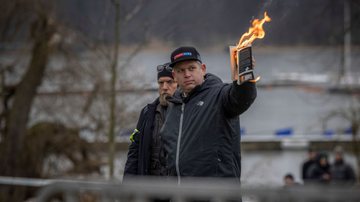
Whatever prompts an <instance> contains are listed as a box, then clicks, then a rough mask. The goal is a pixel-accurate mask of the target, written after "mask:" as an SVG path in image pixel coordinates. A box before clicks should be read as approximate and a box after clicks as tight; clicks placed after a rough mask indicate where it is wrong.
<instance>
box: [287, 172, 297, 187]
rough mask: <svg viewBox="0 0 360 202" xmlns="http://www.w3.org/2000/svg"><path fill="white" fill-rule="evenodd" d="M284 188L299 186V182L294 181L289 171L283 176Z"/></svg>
mask: <svg viewBox="0 0 360 202" xmlns="http://www.w3.org/2000/svg"><path fill="white" fill-rule="evenodd" d="M283 180H284V188H289V187H294V186H299V185H300V183H298V182H296V181H295V178H294V176H293V175H292V174H291V173H288V174H286V175H285V176H284V178H283Z"/></svg>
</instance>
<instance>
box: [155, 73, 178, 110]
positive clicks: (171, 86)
mask: <svg viewBox="0 0 360 202" xmlns="http://www.w3.org/2000/svg"><path fill="white" fill-rule="evenodd" d="M158 84H159V89H158V90H159V100H160V104H161V105H163V106H167V102H166V97H168V96H172V95H173V94H174V92H175V90H176V87H177V83H176V82H175V81H174V79H173V78H171V77H168V76H164V77H160V78H159V80H158Z"/></svg>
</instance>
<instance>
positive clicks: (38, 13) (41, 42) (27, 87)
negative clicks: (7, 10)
mask: <svg viewBox="0 0 360 202" xmlns="http://www.w3.org/2000/svg"><path fill="white" fill-rule="evenodd" d="M16 3H19V2H16ZM21 3H22V2H21ZM24 5H27V4H24ZM32 9H34V10H33V12H34V13H33V14H34V18H33V21H32V23H31V24H27V25H25V26H27V27H28V28H29V30H30V38H31V40H32V42H33V47H32V51H31V59H30V63H29V65H28V68H27V70H26V72H25V74H24V75H23V77H22V79H21V81H20V82H19V83H18V84H17V85H16V87H15V91H14V94H13V97H12V101H11V105H9V109H8V111H7V114H6V118H5V120H6V124H5V129H4V133H3V134H2V135H3V136H2V138H3V139H2V141H1V144H2V146H1V149H2V151H1V154H0V155H1V160H2V162H3V166H1V168H0V174H1V175H6V176H18V175H19V171H20V170H19V169H20V168H19V166H18V165H19V162H18V161H19V159H20V155H21V153H22V149H23V146H24V135H25V132H26V128H27V123H28V118H29V113H30V110H31V106H32V103H33V100H34V97H35V95H36V90H37V87H38V86H39V85H40V84H41V81H42V78H43V76H44V72H45V68H46V66H47V63H48V59H49V55H50V54H51V52H52V50H53V46H54V41H52V40H53V37H54V35H55V33H56V25H55V23H54V21H53V19H52V18H51V17H50V15H49V13H48V10H47V8H45V5H44V4H42V3H41V2H40V1H39V4H36V3H35V5H34V7H33V8H32ZM28 12H29V11H28ZM12 14H15V15H18V13H17V12H15V13H12ZM12 14H11V15H12ZM8 19H11V17H9V18H8ZM5 26H6V25H5ZM4 30H5V28H4Z"/></svg>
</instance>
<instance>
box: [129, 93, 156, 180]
mask: <svg viewBox="0 0 360 202" xmlns="http://www.w3.org/2000/svg"><path fill="white" fill-rule="evenodd" d="M158 104H159V99H156V100H155V101H154V102H153V103H151V104H148V105H147V106H145V107H144V108H143V109H142V110H141V113H140V117H139V120H138V123H137V126H136V129H135V130H134V133H133V134H132V135H131V144H130V146H129V152H128V158H127V161H126V164H125V171H124V176H127V175H150V160H151V144H152V134H153V130H154V118H155V111H156V107H157V105H158Z"/></svg>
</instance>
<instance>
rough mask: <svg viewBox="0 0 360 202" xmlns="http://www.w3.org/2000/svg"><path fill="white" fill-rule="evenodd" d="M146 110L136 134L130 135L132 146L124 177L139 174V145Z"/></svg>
mask: <svg viewBox="0 0 360 202" xmlns="http://www.w3.org/2000/svg"><path fill="white" fill-rule="evenodd" d="M145 112H146V108H144V109H143V110H142V111H141V113H140V117H139V120H138V123H137V125H136V128H135V130H134V132H133V133H132V134H131V135H130V141H131V144H130V146H129V152H128V155H127V161H126V164H125V169H124V177H125V176H129V175H137V174H138V161H139V158H138V156H139V143H140V136H141V132H140V131H142V128H143V125H144V117H145Z"/></svg>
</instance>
